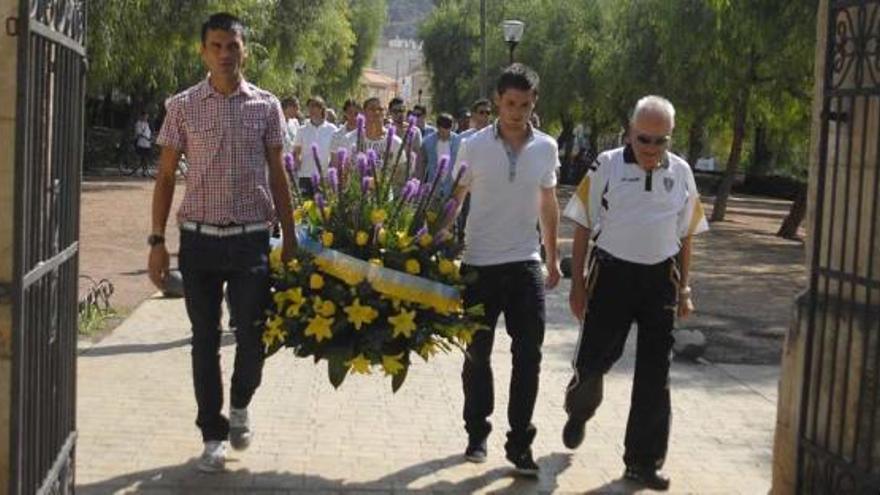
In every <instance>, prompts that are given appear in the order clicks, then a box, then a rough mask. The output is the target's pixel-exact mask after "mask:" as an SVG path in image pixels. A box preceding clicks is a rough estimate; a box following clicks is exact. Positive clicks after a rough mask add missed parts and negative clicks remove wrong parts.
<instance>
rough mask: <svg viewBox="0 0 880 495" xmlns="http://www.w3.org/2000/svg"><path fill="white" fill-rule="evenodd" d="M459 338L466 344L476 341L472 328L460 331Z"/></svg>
mask: <svg viewBox="0 0 880 495" xmlns="http://www.w3.org/2000/svg"><path fill="white" fill-rule="evenodd" d="M458 340H459V341H461V343H462V344H464V345H469V344H470V343H471V342H473V341H474V331H473V330H472V329H470V328H462V329H461V330H459V331H458Z"/></svg>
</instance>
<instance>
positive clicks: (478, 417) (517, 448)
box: [450, 64, 560, 476]
mask: <svg viewBox="0 0 880 495" xmlns="http://www.w3.org/2000/svg"><path fill="white" fill-rule="evenodd" d="M496 91H497V94H496V96H495V99H496V105H497V107H498V120H497V121H496V122H495V124H494V125H491V126H488V127H486V128H485V129H482V130H481V131H480V132H477V133H476V134H474V135H473V136H472V137H471V138H470V139H469V140H468V141H467V143H466V144H464V145H462V149H461V150H460V151H459V155H458V160H457V165H456V170H460V169H461V167H463V166H464V164H465V163H466V164H467V166H468V168H467V169H466V172H465V173H464V175H463V178H462V180H461V183H460V187H459V188H458V189H457V190H456V193H455V194H456V198H457V199H458V200H459V204H461V201H462V200H464V197H465V195H466V194H467V193H468V192H470V196H471V202H470V216H469V219H468V224H467V228H466V232H465V251H464V260H463V265H462V272H463V273H464V274H470V273H474V274H476V278H475V281H474V282H473V283H470V284H469V285H468V286H467V288H466V289H465V293H464V299H465V304H466V306H472V305H475V304H483V305H484V307H485V316H484V317H483V323H485V324H486V325H487V326H488V327H489V330H486V331H479V332H476V334H474V338H473V341H472V342H471V343H470V345H469V346H468V348H467V356H468V357H467V358H466V359H465V362H464V369H463V370H462V382H463V386H464V414H463V416H464V422H465V430H466V431H467V433H468V445H467V449H466V450H465V457H466V458H467V459H468V460H469V461H471V462H485V460H486V454H487V451H486V439H487V437H488V436H489V432H490V431H491V430H492V425H491V423H490V422H489V420H488V418H489V416H490V415H491V414H492V410H493V408H494V387H493V377H492V367H491V354H492V344H493V341H494V338H495V325H496V324H497V322H498V317H499V315H500V314H501V313H504V320H505V322H506V326H507V333H508V334H509V335H510V337H511V339H512V341H513V343H512V353H513V370H512V373H511V383H510V401H509V403H508V406H507V417H508V420H509V421H510V431H509V432H508V433H507V442H506V444H505V450H506V454H507V459H508V460H509V461H511V462H512V463H513V464H514V466H515V467H516V470H517V472H519V473H521V474H525V475H530V476H536V475H537V474H538V465H537V464H535V461H534V459H533V456H532V449H531V445H532V441H533V440H534V438H535V433H536V429H535V426H534V425H532V422H531V420H532V412H533V411H534V407H535V399H536V397H537V394H538V375H539V372H540V366H541V345H542V343H543V340H544V320H545V314H544V289H545V287H546V288H549V289H552V288H553V287H555V286H556V284H557V283H558V282H559V278H560V271H559V263H558V260H557V256H556V234H557V225H558V222H559V205H558V203H557V202H556V167H557V164H558V158H557V146H556V141H555V140H554V139H553V138H551V137H550V136H548V135H546V134H544V133H542V132H540V131H538V130H537V129H533V128H532V127H531V126H530V125H529V115H530V114H531V113H532V110H533V109H534V107H535V102H536V101H537V97H538V75H537V74H535V72H534V71H533V70H532V69H530V68H528V67H526V66H524V65H522V64H513V65H511V66H510V67H508V68H507V69H505V71H504V72H503V73H502V74H501V76H500V77H499V79H498V82H497V85H496ZM539 217H540V221H541V227H542V229H541V231H542V232H543V235H544V245H545V246H546V248H547V270H548V275H547V277H546V279H545V277H544V274H543V272H542V270H541V256H540V244H539V242H538V232H537V230H536V229H535V224H536V223H537V222H538V220H539ZM450 223H451V222H450Z"/></svg>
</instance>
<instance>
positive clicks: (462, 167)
mask: <svg viewBox="0 0 880 495" xmlns="http://www.w3.org/2000/svg"><path fill="white" fill-rule="evenodd" d="M467 169H468V164H467V162H461V165H460V166H459V167H458V176H457V179H458V180H461V178H462V177H464V174H465V172H467Z"/></svg>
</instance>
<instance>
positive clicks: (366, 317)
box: [343, 297, 379, 330]
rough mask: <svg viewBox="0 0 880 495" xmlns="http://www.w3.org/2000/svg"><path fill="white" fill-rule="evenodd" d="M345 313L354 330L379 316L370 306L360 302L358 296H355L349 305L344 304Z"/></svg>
mask: <svg viewBox="0 0 880 495" xmlns="http://www.w3.org/2000/svg"><path fill="white" fill-rule="evenodd" d="M343 311H345V314H347V315H348V321H349V323H351V324H352V325H354V329H355V330H360V329H361V327H362V326H363V325H364V324H368V325H369V324H370V323H372V322H373V320H375V319H376V318H377V317H378V316H379V312H378V311H376V310H375V309H373V308H372V307H370V306H364V305H362V304H361V300H360V298H357V297H356V298H355V299H354V302H353V303H351V305H349V306H346V307H345V309H344V310H343Z"/></svg>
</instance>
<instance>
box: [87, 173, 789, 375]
mask: <svg viewBox="0 0 880 495" xmlns="http://www.w3.org/2000/svg"><path fill="white" fill-rule="evenodd" d="M153 184H154V182H153V181H152V180H150V179H139V178H131V179H119V178H94V179H92V178H89V179H87V180H86V181H85V182H84V183H83V192H82V212H81V214H82V220H81V234H80V236H81V243H80V246H81V247H80V273H81V274H82V275H88V276H90V277H92V278H93V279H95V280H100V279H102V278H106V279H108V280H110V281H111V282H112V283H113V285H114V288H115V293H114V294H113V297H112V299H111V302H112V304H113V306H114V308H115V309H116V310H117V311H119V312H120V313H121V314H123V315H124V314H127V313H128V312H130V311H131V310H132V309H133V308H135V307H136V306H137V305H138V304H140V302H141V301H143V300H144V299H146V298H148V297H150V296H151V295H153V294H155V293H156V289H155V288H154V287H153V285H152V284H151V283H150V281H149V279H148V278H147V275H146V263H147V247H146V236H147V234H148V233H149V230H150V223H151V220H150V205H151V201H152V192H153ZM183 188H184V184H182V183H179V184H178V187H177V190H176V194H175V198H174V207H173V209H172V212H174V211H176V210H177V206H178V205H179V203H180V199H181V198H182V197H183ZM571 192H572V188H571V187H563V188H561V189H560V203H561V204H562V205H563V206H564V205H565V204H566V203H567V201H568V197H569V196H570V194H571ZM706 199H707V201H706V206H707V210H709V209H710V208H711V199H712V198H706ZM788 206H789V203H788V202H786V201H778V200H771V199H765V198H755V197H735V198H731V201H730V205H729V208H728V220H727V221H725V222H722V223H717V224H713V225H712V227H711V231H710V232H708V233H707V234H704V235H702V236H698V238H697V240H696V242H695V256H694V266H693V270H692V272H693V273H692V285H693V287H694V293H695V299H696V303H697V309H698V313H697V314H696V315H694V316H693V317H692V318H690V319H689V320H687V321H684V322H682V323H681V324H680V327H682V328H695V329H700V330H702V331H703V332H705V334H706V336H707V338H708V340H709V347H708V351H707V356H706V357H707V358H708V359H710V360H712V361H717V362H732V363H752V364H759V363H760V364H771V363H777V362H778V361H779V355H780V352H781V347H782V339H783V336H784V334H785V330H786V328H787V325H788V321H789V318H790V316H791V314H792V301H793V299H794V297H795V295H796V294H797V293H798V292H799V291H801V290H802V289H803V288H804V287H805V286H806V275H805V270H804V266H803V262H804V259H803V257H804V247H803V244H802V243H801V242H797V241H789V240H784V239H780V238H777V237H775V236H774V235H773V234H775V232H776V229H777V228H778V227H779V224H780V223H781V222H782V218H783V217H784V216H785V214H786V212H787V211H788ZM571 232H572V225H571V224H570V223H569V222H562V225H561V237H562V239H561V242H560V249H561V250H562V251H563V253H564V254H567V253H568V252H569V251H570V249H571V247H570V245H571V243H570V238H571ZM167 235H168V246H169V249H170V250H171V252H172V261H171V265H172V267H173V266H176V263H177V260H176V257H175V255H176V251H177V246H178V235H177V230H176V229H175V228H174V222H173V220H171V221H169V228H168V229H167ZM87 286H88V284H87V283H86V282H85V281H83V282H82V283H81V285H80V295H81V296H82V294H83V293H84V292H83V291H84V290H86V289H87Z"/></svg>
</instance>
